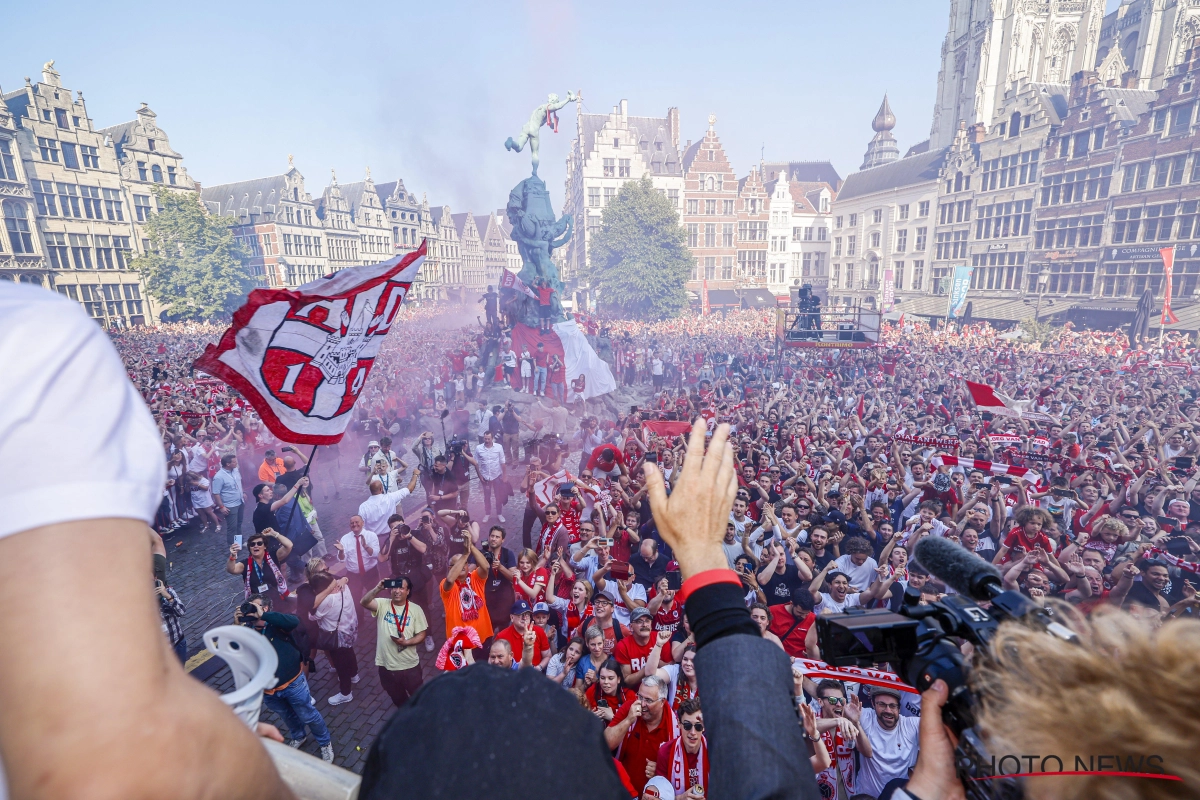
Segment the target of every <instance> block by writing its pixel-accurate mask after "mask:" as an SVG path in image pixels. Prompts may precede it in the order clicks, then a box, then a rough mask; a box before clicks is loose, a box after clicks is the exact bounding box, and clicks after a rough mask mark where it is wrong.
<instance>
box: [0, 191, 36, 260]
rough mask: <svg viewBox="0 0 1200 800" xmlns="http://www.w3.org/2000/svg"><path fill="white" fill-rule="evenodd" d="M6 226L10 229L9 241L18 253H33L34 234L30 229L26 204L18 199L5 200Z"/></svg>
mask: <svg viewBox="0 0 1200 800" xmlns="http://www.w3.org/2000/svg"><path fill="white" fill-rule="evenodd" d="M4 227H5V229H6V230H7V231H8V243H9V245H10V246H11V247H12V251H13V252H14V253H16V254H22V253H23V254H26V255H33V234H32V233H30V230H29V217H28V215H27V214H26V212H25V204H24V203H19V202H17V201H16V200H5V201H4Z"/></svg>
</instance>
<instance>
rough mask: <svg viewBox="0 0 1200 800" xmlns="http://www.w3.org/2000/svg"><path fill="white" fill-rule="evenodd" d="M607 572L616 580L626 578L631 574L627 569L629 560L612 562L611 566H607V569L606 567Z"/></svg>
mask: <svg viewBox="0 0 1200 800" xmlns="http://www.w3.org/2000/svg"><path fill="white" fill-rule="evenodd" d="M608 574H609V575H612V576H613V578H614V579H615V580H618V581H624V580H628V579H629V576H630V574H631V573H630V571H629V562H628V561H614V562H612V566H611V567H609V569H608Z"/></svg>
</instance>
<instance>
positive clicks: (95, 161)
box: [79, 144, 100, 169]
mask: <svg viewBox="0 0 1200 800" xmlns="http://www.w3.org/2000/svg"><path fill="white" fill-rule="evenodd" d="M79 156H80V157H81V158H82V159H83V166H84V167H90V168H91V169H100V154H99V152H98V151H97V150H96V148H95V147H92V146H91V145H89V144H81V145H79Z"/></svg>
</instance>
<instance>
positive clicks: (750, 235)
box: [738, 221, 767, 242]
mask: <svg viewBox="0 0 1200 800" xmlns="http://www.w3.org/2000/svg"><path fill="white" fill-rule="evenodd" d="M766 240H767V223H766V222H765V221H762V222H739V223H738V241H739V242H765V241H766Z"/></svg>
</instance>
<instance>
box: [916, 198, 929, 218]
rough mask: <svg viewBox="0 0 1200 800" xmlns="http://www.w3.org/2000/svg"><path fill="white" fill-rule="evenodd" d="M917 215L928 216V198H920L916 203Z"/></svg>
mask: <svg viewBox="0 0 1200 800" xmlns="http://www.w3.org/2000/svg"><path fill="white" fill-rule="evenodd" d="M917 216H918V217H928V216H929V201H928V200H922V201H921V202H920V203H918V204H917Z"/></svg>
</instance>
